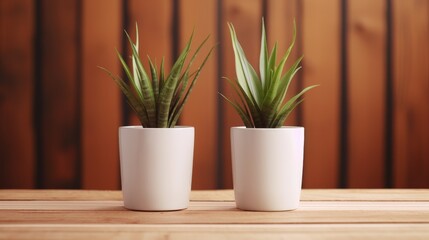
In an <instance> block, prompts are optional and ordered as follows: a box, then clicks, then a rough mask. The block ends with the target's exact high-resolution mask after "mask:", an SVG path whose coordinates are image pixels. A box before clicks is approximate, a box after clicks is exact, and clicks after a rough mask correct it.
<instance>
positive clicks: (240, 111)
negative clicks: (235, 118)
mask: <svg viewBox="0 0 429 240" xmlns="http://www.w3.org/2000/svg"><path fill="white" fill-rule="evenodd" d="M219 94H220V95H221V96H222V97H223V98H224V99H225V100H226V101H227V102H228V103H229V104H231V106H233V107H234V109H235V110H236V111H237V113H238V115H239V116H240V118H241V120H242V121H243V123H244V125H245V126H246V127H247V128H253V127H254V126H253V124H252V121H251V120H250V119H249V118H248V116H247V115H246V114H245V111H244V110H243V109H242V107H241V106H240V105H238V104H237V103H236V102H233V101H231V100H229V99H228V98H227V97H225V95H223V94H222V93H219Z"/></svg>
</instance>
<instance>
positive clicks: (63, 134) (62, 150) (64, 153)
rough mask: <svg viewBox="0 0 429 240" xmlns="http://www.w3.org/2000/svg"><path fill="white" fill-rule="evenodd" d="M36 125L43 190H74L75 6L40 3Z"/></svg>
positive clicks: (76, 130) (76, 174) (76, 141)
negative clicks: (38, 107) (38, 84)
mask: <svg viewBox="0 0 429 240" xmlns="http://www.w3.org/2000/svg"><path fill="white" fill-rule="evenodd" d="M39 4H41V14H42V16H41V32H40V34H41V35H40V43H41V46H40V47H41V50H40V52H41V56H40V57H41V59H40V61H41V63H40V64H41V92H40V93H39V94H40V98H41V102H40V104H41V106H40V112H36V113H35V114H38V115H39V116H40V124H41V126H37V127H38V128H40V131H39V134H40V135H39V139H40V141H41V142H40V143H39V144H40V149H39V150H40V151H42V154H41V157H42V159H41V161H43V167H42V170H43V171H42V173H41V174H42V175H41V177H42V183H41V186H42V187H44V188H76V187H78V181H79V179H78V178H79V172H78V169H77V167H78V165H77V161H78V154H79V147H78V146H79V130H80V129H79V117H78V116H79V112H78V74H79V72H78V71H79V69H78V66H77V58H78V52H79V48H78V34H79V33H78V31H79V29H78V26H77V22H78V21H77V17H78V4H77V2H76V1H75V0H63V1H50V0H42V1H40V2H39Z"/></svg>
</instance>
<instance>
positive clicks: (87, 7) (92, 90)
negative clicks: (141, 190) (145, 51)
mask: <svg viewBox="0 0 429 240" xmlns="http://www.w3.org/2000/svg"><path fill="white" fill-rule="evenodd" d="M100 6H102V8H101V9H100ZM82 8H83V16H82V20H83V23H82V25H83V29H82V52H83V53H82V103H81V104H82V188H85V189H118V188H119V153H118V152H119V151H118V127H119V126H120V122H121V106H120V103H121V97H120V95H119V94H120V93H119V89H118V88H117V86H116V85H115V83H114V82H113V80H111V79H110V78H109V77H108V76H107V74H106V73H104V72H103V71H101V69H99V68H97V66H103V67H105V68H107V69H109V70H110V71H111V72H114V73H116V74H120V72H121V71H120V67H119V62H118V58H117V57H116V52H115V48H117V49H120V46H121V42H120V37H119V36H120V35H121V34H122V25H121V21H122V15H121V1H119V0H114V1H108V2H105V1H102V0H95V1H83V2H82ZM107 149H108V151H107Z"/></svg>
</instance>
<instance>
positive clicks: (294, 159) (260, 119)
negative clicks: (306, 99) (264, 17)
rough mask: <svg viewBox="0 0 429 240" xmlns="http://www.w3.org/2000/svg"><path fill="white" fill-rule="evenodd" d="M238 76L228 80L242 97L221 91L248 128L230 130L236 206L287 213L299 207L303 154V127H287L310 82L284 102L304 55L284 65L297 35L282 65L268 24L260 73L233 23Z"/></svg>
mask: <svg viewBox="0 0 429 240" xmlns="http://www.w3.org/2000/svg"><path fill="white" fill-rule="evenodd" d="M228 25H229V29H230V34H231V40H232V45H233V49H234V55H235V70H236V74H237V79H236V80H235V81H233V80H230V79H228V78H226V79H227V81H228V83H229V84H230V85H231V86H232V88H233V89H234V90H235V93H236V95H237V96H238V97H237V98H238V100H234V99H232V98H227V97H225V96H224V95H222V94H221V96H222V97H224V98H225V99H226V100H227V101H228V102H229V103H230V104H231V105H232V106H233V107H234V109H235V110H236V112H237V113H238V114H239V115H240V118H241V119H242V121H243V123H244V125H245V126H242V127H232V128H231V150H232V167H233V185H234V193H235V200H236V204H237V207H238V208H240V209H243V210H254V211H284V210H293V209H296V208H297V207H298V205H299V200H300V193H301V182H302V167H303V155H304V128H303V127H299V126H288V127H284V126H283V124H284V122H285V120H286V118H287V117H288V115H289V114H290V113H291V111H292V110H293V109H294V108H295V107H296V106H297V105H298V104H300V103H301V102H302V99H301V96H302V95H303V94H304V93H305V92H307V91H308V90H310V89H312V88H314V87H315V86H309V87H307V88H305V89H303V90H302V91H301V92H299V93H298V94H297V95H295V96H293V97H291V98H290V99H289V100H287V101H285V97H286V92H287V90H288V87H289V84H290V82H291V81H292V79H293V77H294V76H295V74H296V73H297V71H298V70H299V69H300V66H299V65H300V62H301V60H302V57H300V58H298V60H296V61H295V62H294V63H293V64H292V66H291V67H290V68H289V69H287V70H286V71H285V73H284V74H283V69H284V66H285V63H286V60H287V59H288V57H289V54H290V52H291V51H292V49H293V46H294V43H295V38H296V26H295V22H294V32H293V39H292V43H291V44H290V46H289V48H288V49H287V51H286V53H285V54H284V55H283V57H282V58H281V60H280V62H279V63H278V64H277V63H276V61H277V59H276V57H277V43H276V44H275V45H274V47H273V49H272V50H271V52H270V53H268V47H267V40H266V33H265V26H264V22H263V21H262V34H261V35H262V37H261V49H260V59H259V74H258V73H257V72H256V71H255V69H254V68H253V67H252V65H251V64H250V63H249V61H248V60H247V59H246V55H245V53H244V51H243V49H242V47H241V45H240V43H239V41H238V39H237V35H236V33H235V29H234V26H233V25H232V24H231V23H229V24H228Z"/></svg>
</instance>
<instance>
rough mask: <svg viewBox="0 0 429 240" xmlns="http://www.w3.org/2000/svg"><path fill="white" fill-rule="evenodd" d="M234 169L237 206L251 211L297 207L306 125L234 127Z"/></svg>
mask: <svg viewBox="0 0 429 240" xmlns="http://www.w3.org/2000/svg"><path fill="white" fill-rule="evenodd" d="M231 147H232V170H233V182H234V194H235V201H236V204H237V207H238V208H240V209H243V210H252V211H286V210H294V209H296V208H298V206H299V201H300V196H301V183H302V167H303V156H304V128H303V127H282V128H245V127H233V128H231Z"/></svg>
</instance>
